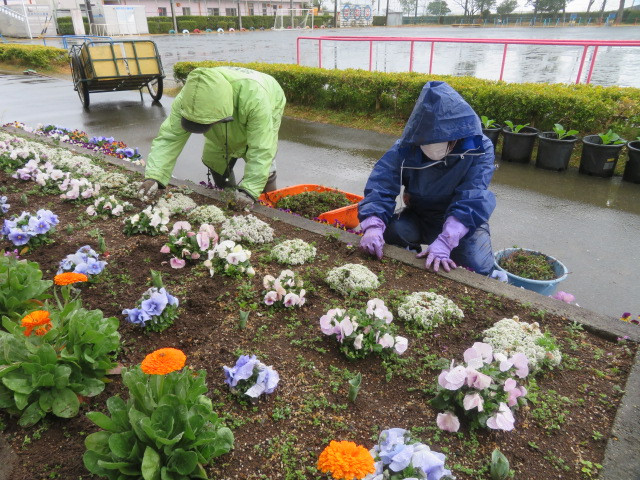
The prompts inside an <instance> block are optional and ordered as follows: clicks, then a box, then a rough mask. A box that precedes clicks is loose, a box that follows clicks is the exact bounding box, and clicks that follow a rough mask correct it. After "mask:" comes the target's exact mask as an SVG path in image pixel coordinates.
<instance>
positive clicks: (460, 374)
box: [438, 365, 467, 390]
mask: <svg viewBox="0 0 640 480" xmlns="http://www.w3.org/2000/svg"><path fill="white" fill-rule="evenodd" d="M466 379H467V369H466V368H464V367H463V366H462V365H460V366H457V367H455V368H453V369H451V370H443V371H442V372H441V373H440V375H439V376H438V383H439V384H440V386H441V387H442V388H445V389H447V390H458V389H459V388H460V387H462V386H463V385H464V382H465V380H466Z"/></svg>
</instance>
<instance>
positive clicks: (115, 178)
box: [95, 172, 129, 189]
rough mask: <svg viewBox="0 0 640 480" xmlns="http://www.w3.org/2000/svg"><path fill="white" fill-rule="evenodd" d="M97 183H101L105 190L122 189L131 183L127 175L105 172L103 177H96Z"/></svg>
mask: <svg viewBox="0 0 640 480" xmlns="http://www.w3.org/2000/svg"><path fill="white" fill-rule="evenodd" d="M95 180H96V182H99V183H100V185H101V186H102V187H103V188H114V189H115V188H121V187H124V186H125V185H127V184H128V183H129V179H128V178H127V176H126V175H123V174H122V173H118V172H104V173H103V174H101V175H95Z"/></svg>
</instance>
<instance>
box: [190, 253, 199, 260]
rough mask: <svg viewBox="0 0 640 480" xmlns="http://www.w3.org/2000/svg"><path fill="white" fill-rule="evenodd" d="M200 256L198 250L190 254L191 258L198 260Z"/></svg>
mask: <svg viewBox="0 0 640 480" xmlns="http://www.w3.org/2000/svg"><path fill="white" fill-rule="evenodd" d="M199 258H200V254H199V253H198V252H193V253H192V254H191V260H198V259H199Z"/></svg>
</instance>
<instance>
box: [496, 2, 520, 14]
mask: <svg viewBox="0 0 640 480" xmlns="http://www.w3.org/2000/svg"><path fill="white" fill-rule="evenodd" d="M516 8H518V0H502V2H500V5H498V7H497V8H496V13H497V14H498V15H509V14H510V13H512V12H513V11H514V10H515V9H516Z"/></svg>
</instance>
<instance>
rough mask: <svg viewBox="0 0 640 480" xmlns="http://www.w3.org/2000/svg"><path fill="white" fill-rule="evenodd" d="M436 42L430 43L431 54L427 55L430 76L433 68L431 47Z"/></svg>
mask: <svg viewBox="0 0 640 480" xmlns="http://www.w3.org/2000/svg"><path fill="white" fill-rule="evenodd" d="M435 44H436V42H431V53H429V74H431V69H432V67H433V47H434V46H435Z"/></svg>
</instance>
